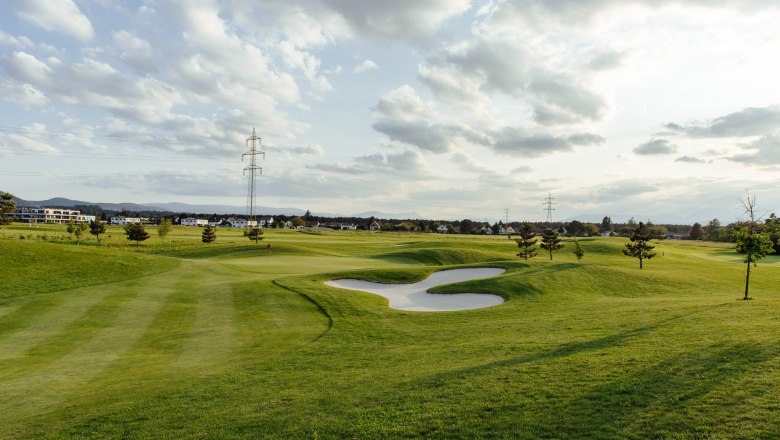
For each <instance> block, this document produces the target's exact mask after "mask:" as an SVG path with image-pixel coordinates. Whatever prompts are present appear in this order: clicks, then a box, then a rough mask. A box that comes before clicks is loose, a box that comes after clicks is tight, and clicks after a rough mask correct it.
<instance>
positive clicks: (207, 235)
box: [200, 226, 217, 244]
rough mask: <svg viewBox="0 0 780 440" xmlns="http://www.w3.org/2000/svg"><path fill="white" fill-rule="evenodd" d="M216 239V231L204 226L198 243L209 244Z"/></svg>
mask: <svg viewBox="0 0 780 440" xmlns="http://www.w3.org/2000/svg"><path fill="white" fill-rule="evenodd" d="M216 239H217V230H216V228H214V227H213V226H206V227H205V228H203V234H202V236H201V238H200V241H202V242H204V243H206V244H209V243H214V240H216Z"/></svg>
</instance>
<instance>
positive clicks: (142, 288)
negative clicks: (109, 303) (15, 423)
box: [0, 274, 175, 419]
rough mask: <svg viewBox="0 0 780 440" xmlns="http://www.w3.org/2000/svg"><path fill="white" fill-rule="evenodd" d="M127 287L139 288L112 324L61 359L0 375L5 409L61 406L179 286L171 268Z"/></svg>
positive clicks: (22, 411) (9, 413)
mask: <svg viewBox="0 0 780 440" xmlns="http://www.w3.org/2000/svg"><path fill="white" fill-rule="evenodd" d="M112 286H113V287H112V288H114V289H116V290H117V291H122V292H136V293H137V294H136V295H135V296H134V297H133V298H132V300H130V301H129V302H127V303H126V304H125V306H124V307H123V309H122V310H121V312H120V313H117V314H116V317H115V319H114V320H113V322H112V323H111V325H109V326H107V327H104V328H102V329H101V330H100V331H98V332H97V333H96V334H95V335H94V336H93V337H92V338H90V339H89V340H88V341H85V343H84V344H82V345H80V346H79V347H78V348H76V349H75V350H72V351H71V352H70V353H68V354H67V355H66V356H63V357H61V358H60V359H59V360H57V361H56V362H53V363H51V364H49V365H47V366H46V367H44V368H41V369H38V370H37V371H35V372H34V373H33V374H30V375H26V376H24V377H22V378H19V379H12V380H8V381H0V395H2V396H3V397H4V398H3V399H2V400H0V413H2V414H4V415H5V417H9V418H14V419H24V418H28V417H31V416H36V415H39V414H41V413H43V412H48V411H51V410H53V409H55V408H56V407H57V406H58V405H59V404H60V403H61V402H62V401H63V400H65V399H66V398H67V397H68V395H69V394H70V393H72V392H74V391H78V390H79V389H80V388H81V387H82V386H83V385H84V384H86V383H87V382H89V381H90V380H91V379H92V378H94V377H95V376H97V375H98V374H100V373H101V372H103V371H104V370H105V369H107V368H108V367H109V366H110V365H111V364H112V363H114V362H115V361H117V360H118V359H119V358H120V357H121V356H122V353H124V352H125V351H126V350H128V349H130V348H131V346H132V345H133V344H134V343H135V341H137V340H138V339H139V338H141V337H142V336H143V335H144V333H145V331H146V329H147V328H148V327H149V326H150V325H151V324H152V322H153V320H154V317H155V315H156V314H157V311H158V310H159V309H160V308H161V307H162V306H163V304H164V302H165V298H166V297H167V296H168V295H169V294H171V292H172V291H173V290H174V286H175V283H173V285H172V283H171V276H170V274H164V275H156V276H152V277H146V278H142V279H139V280H138V282H134V283H131V284H130V285H126V286H123V285H121V283H118V285H112Z"/></svg>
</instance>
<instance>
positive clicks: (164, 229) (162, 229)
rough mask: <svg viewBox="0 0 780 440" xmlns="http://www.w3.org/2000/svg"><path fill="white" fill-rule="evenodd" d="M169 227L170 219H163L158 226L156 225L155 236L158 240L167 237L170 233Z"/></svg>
mask: <svg viewBox="0 0 780 440" xmlns="http://www.w3.org/2000/svg"><path fill="white" fill-rule="evenodd" d="M171 227H172V225H171V219H169V218H164V219H162V220H161V221H160V224H159V225H157V235H158V236H159V237H160V240H162V239H164V238H165V237H166V236H168V234H169V233H170V232H171Z"/></svg>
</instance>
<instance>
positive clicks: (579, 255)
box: [572, 240, 585, 263]
mask: <svg viewBox="0 0 780 440" xmlns="http://www.w3.org/2000/svg"><path fill="white" fill-rule="evenodd" d="M572 253H573V254H574V256H575V257H577V262H578V263H579V262H580V260H582V257H584V256H585V249H583V248H582V246H580V242H579V241H577V240H575V241H574V250H573V251H572Z"/></svg>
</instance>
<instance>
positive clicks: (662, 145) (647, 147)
mask: <svg viewBox="0 0 780 440" xmlns="http://www.w3.org/2000/svg"><path fill="white" fill-rule="evenodd" d="M632 151H633V152H634V154H638V155H640V156H660V155H666V154H673V153H676V152H677V145H675V144H673V143H671V142H669V141H668V140H667V139H653V140H651V141H649V142H645V143H644V144H641V145H639V146H637V147H636V148H634V149H633V150H632Z"/></svg>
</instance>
